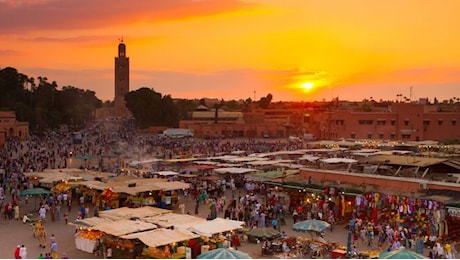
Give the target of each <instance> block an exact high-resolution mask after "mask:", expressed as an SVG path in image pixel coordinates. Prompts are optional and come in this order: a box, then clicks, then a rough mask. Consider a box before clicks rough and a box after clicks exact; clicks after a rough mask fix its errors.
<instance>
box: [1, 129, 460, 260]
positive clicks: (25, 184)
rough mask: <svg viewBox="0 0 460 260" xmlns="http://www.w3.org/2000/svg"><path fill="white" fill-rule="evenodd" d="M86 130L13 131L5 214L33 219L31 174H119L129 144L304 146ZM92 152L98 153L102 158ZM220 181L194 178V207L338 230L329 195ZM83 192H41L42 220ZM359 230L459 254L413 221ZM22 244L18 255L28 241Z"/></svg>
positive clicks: (169, 152) (159, 147)
mask: <svg viewBox="0 0 460 260" xmlns="http://www.w3.org/2000/svg"><path fill="white" fill-rule="evenodd" d="M82 136H83V139H82V143H81V144H79V143H75V142H74V140H72V133H70V132H67V133H54V132H51V133H47V134H43V135H37V136H31V137H30V139H29V140H27V141H26V142H20V141H18V140H17V139H14V138H12V139H9V140H8V141H7V143H6V145H5V147H4V148H3V149H1V150H0V208H1V210H2V215H3V217H4V219H5V220H12V221H13V220H21V219H22V220H23V221H24V219H25V221H26V222H29V221H31V220H29V219H28V218H23V217H22V216H21V215H20V203H19V201H21V200H24V203H28V200H29V197H28V196H24V197H21V196H20V192H21V191H22V190H25V189H28V188H34V187H36V185H37V183H35V182H33V181H32V180H31V179H29V178H28V177H27V176H26V175H25V174H24V173H26V172H30V171H42V170H44V169H59V168H65V167H68V162H69V159H74V160H80V161H81V167H84V168H93V169H95V170H107V171H111V172H113V173H119V171H120V168H122V167H121V166H123V164H124V162H122V161H120V160H117V159H113V153H114V151H117V150H122V151H123V152H124V153H127V154H129V155H130V156H133V157H139V158H144V157H148V156H155V157H157V158H162V159H171V158H177V157H187V156H191V155H202V156H203V157H211V156H216V155H221V154H230V153H231V152H234V151H246V152H247V153H253V152H273V151H279V150H297V149H301V148H303V147H302V146H303V144H302V143H293V142H282V141H268V140H260V139H259V140H255V139H253V140H251V139H246V140H238V141H235V140H225V139H208V140H205V139H192V138H190V139H180V140H178V139H168V138H159V137H158V136H156V135H140V134H136V131H135V129H134V126H133V124H132V122H130V121H126V122H103V123H98V124H96V125H94V126H92V127H91V128H89V129H87V130H84V131H82ZM88 158H95V160H90V159H88ZM94 162H96V163H94ZM216 184H217V185H206V182H203V181H202V180H199V179H192V186H191V188H190V190H189V191H188V192H187V193H186V194H188V198H192V199H193V200H195V201H196V205H197V206H196V209H195V213H197V210H198V208H199V207H198V205H200V203H207V204H208V205H210V208H211V209H212V210H211V211H210V214H209V216H208V218H209V219H212V218H215V217H216V216H217V214H222V217H224V218H229V219H233V220H239V221H244V222H245V223H246V226H247V227H251V228H256V227H271V228H273V229H276V230H278V231H282V226H283V225H284V224H285V219H286V218H287V217H290V218H292V219H293V222H294V223H296V222H297V221H302V220H305V219H320V220H324V221H327V222H329V223H330V224H331V230H332V227H333V226H334V223H335V221H336V220H335V217H334V216H335V214H334V207H331V206H330V204H328V202H327V201H326V202H325V203H324V204H321V205H320V206H318V205H317V204H311V205H310V206H307V205H305V204H304V203H303V201H296V200H290V199H289V198H288V197H280V196H279V195H277V194H271V193H270V191H269V190H268V189H267V187H265V185H263V184H259V183H257V182H252V181H246V180H244V179H235V178H230V177H228V178H227V179H220V180H218V181H217V182H216ZM226 189H230V190H231V191H232V192H231V194H232V196H231V197H229V198H227V197H225V191H226ZM79 198H80V196H78V194H77V195H75V194H72V192H71V191H69V192H61V193H54V194H51V195H49V196H42V197H40V199H39V210H38V211H37V214H38V216H39V219H40V220H41V221H42V222H46V221H52V222H54V221H62V218H64V220H65V222H66V223H67V220H68V216H69V213H70V212H71V210H72V208H71V207H72V199H76V200H78V199H79ZM80 204H82V203H80ZM87 208H88V207H87V206H86V207H83V205H82V207H81V208H80V211H79V214H80V216H81V217H82V218H84V217H85V215H88V214H89V213H88V210H87ZM213 210H214V211H213ZM24 216H25V217H27V216H26V215H24ZM352 232H353V244H354V245H357V244H358V243H361V246H367V247H369V248H372V249H379V250H396V249H398V248H400V247H405V248H410V249H413V250H414V251H416V252H418V253H421V254H424V253H425V250H426V249H428V247H430V248H429V249H430V255H432V256H433V258H455V253H456V252H455V244H450V243H445V244H442V243H441V242H440V241H439V239H438V238H437V237H434V238H432V237H429V238H427V237H425V236H421V235H420V234H417V233H414V232H412V231H411V230H408V229H407V228H404V227H402V228H400V227H396V226H391V225H389V223H374V222H372V221H366V220H363V219H360V218H358V217H355V218H354V220H353V225H352ZM36 234H37V239H39V244H40V245H41V246H42V247H43V246H45V245H46V244H47V243H45V242H44V241H46V231H45V230H44V229H43V231H42V233H40V232H38V233H36ZM43 235H44V237H45V239H44V238H43ZM231 241H232V242H233V243H239V237H238V238H237V239H236V240H235V238H232V239H231ZM235 241H237V242H235ZM54 242H55V241H54ZM49 248H50V253H49V256H50V257H52V258H56V257H57V242H55V243H52V242H51V243H49ZM19 249H20V250H19V253H18V254H20V251H21V249H22V247H20V248H19ZM24 250H26V249H23V251H24ZM23 254H24V253H23ZM25 254H27V253H25ZM15 256H16V253H15ZM19 256H20V255H19ZM47 257H48V256H47V255H45V256H43V258H47ZM22 258H25V257H22Z"/></svg>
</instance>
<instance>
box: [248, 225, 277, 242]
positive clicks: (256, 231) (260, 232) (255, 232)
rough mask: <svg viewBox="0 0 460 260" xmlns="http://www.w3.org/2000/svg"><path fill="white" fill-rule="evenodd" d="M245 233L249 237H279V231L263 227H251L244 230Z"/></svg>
mask: <svg viewBox="0 0 460 260" xmlns="http://www.w3.org/2000/svg"><path fill="white" fill-rule="evenodd" d="M246 235H248V236H251V237H256V238H260V239H272V238H275V237H279V236H280V235H281V233H280V232H279V231H278V230H276V229H273V228H269V227H263V228H253V229H251V230H249V231H247V232H246Z"/></svg>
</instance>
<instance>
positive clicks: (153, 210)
mask: <svg viewBox="0 0 460 260" xmlns="http://www.w3.org/2000/svg"><path fill="white" fill-rule="evenodd" d="M166 213H171V210H167V209H160V208H157V207H150V206H145V207H140V208H127V207H123V208H118V209H110V210H104V211H100V212H99V216H100V217H101V218H107V219H112V220H117V219H132V218H139V219H141V218H146V217H154V216H158V215H161V214H166Z"/></svg>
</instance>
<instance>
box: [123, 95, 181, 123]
mask: <svg viewBox="0 0 460 260" xmlns="http://www.w3.org/2000/svg"><path fill="white" fill-rule="evenodd" d="M125 100H126V106H127V108H128V109H129V110H130V111H131V113H132V114H133V116H134V118H135V119H136V126H137V127H139V128H147V127H149V126H165V125H166V126H177V125H178V118H179V117H178V109H177V107H176V105H175V104H174V102H173V100H172V98H171V96H169V95H168V96H164V97H162V95H161V93H158V92H155V91H154V90H153V89H149V88H145V87H144V88H140V89H138V90H136V91H131V92H129V93H128V94H126V96H125Z"/></svg>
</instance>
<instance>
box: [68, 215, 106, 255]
mask: <svg viewBox="0 0 460 260" xmlns="http://www.w3.org/2000/svg"><path fill="white" fill-rule="evenodd" d="M111 222H113V221H112V220H110V219H103V218H98V217H91V218H85V219H77V220H76V221H75V222H71V223H69V225H74V226H75V227H76V228H77V232H76V234H75V246H76V248H77V249H79V250H82V251H84V252H88V253H93V252H94V251H95V249H96V246H97V240H98V239H101V237H102V236H103V232H102V231H100V230H95V229H93V228H92V227H94V226H97V225H105V224H108V223H111Z"/></svg>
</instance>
